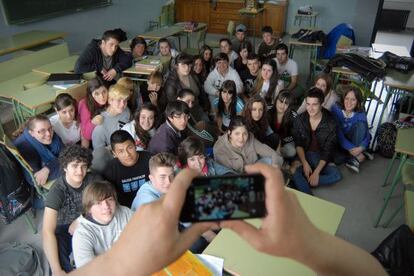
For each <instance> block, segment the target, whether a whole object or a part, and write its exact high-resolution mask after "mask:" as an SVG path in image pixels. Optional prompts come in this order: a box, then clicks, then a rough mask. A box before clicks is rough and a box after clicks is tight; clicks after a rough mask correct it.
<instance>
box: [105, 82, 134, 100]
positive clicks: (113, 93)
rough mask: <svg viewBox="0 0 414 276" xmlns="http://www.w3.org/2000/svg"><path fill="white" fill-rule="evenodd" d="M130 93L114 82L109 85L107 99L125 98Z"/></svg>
mask: <svg viewBox="0 0 414 276" xmlns="http://www.w3.org/2000/svg"><path fill="white" fill-rule="evenodd" d="M130 95H131V93H130V92H129V90H128V89H127V88H126V87H125V86H123V85H120V84H114V85H111V87H109V91H108V99H127V98H129V96H130Z"/></svg>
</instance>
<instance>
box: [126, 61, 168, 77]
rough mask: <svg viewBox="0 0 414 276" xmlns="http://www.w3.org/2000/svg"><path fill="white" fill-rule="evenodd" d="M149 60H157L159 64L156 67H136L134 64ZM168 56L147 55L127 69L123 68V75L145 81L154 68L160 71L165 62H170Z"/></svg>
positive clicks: (164, 66)
mask: <svg viewBox="0 0 414 276" xmlns="http://www.w3.org/2000/svg"><path fill="white" fill-rule="evenodd" d="M151 60H159V61H160V65H159V66H158V67H157V68H148V69H146V68H137V67H136V65H135V64H139V63H148V61H151ZM170 60H171V58H170V57H160V56H148V57H147V58H146V59H144V60H141V61H138V62H137V63H135V64H134V65H132V66H131V67H129V68H128V69H126V70H124V71H123V72H122V73H123V75H124V76H127V77H130V78H131V79H133V80H137V81H147V78H148V76H149V75H150V74H151V73H152V72H153V71H155V70H160V71H162V70H163V68H166V64H168V63H169V62H170Z"/></svg>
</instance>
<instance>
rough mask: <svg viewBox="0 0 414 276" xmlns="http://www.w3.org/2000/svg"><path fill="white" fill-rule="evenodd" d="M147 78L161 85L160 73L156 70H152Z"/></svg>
mask: <svg viewBox="0 0 414 276" xmlns="http://www.w3.org/2000/svg"><path fill="white" fill-rule="evenodd" d="M148 80H149V81H150V82H152V83H156V84H159V85H161V84H162V73H161V72H160V71H158V70H155V71H152V73H151V74H150V75H149V77H148Z"/></svg>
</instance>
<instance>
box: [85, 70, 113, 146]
mask: <svg viewBox="0 0 414 276" xmlns="http://www.w3.org/2000/svg"><path fill="white" fill-rule="evenodd" d="M107 104H108V89H107V88H106V86H105V85H104V83H103V81H102V80H101V79H100V78H95V79H92V80H90V81H88V86H87V87H86V97H85V98H83V99H82V100H80V101H79V105H78V112H79V121H80V127H81V134H82V146H83V147H85V148H89V147H90V144H91V140H92V132H93V130H94V129H95V127H96V126H97V125H100V124H102V122H103V117H102V115H101V112H102V111H104V110H105V108H106V105H107Z"/></svg>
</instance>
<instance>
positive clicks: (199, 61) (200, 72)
mask: <svg viewBox="0 0 414 276" xmlns="http://www.w3.org/2000/svg"><path fill="white" fill-rule="evenodd" d="M193 72H194V73H195V75H196V76H197V79H198V82H199V83H200V84H201V87H203V85H204V82H205V81H206V79H207V74H208V73H209V72H207V69H206V66H205V63H204V62H203V57H202V56H200V55H196V56H194V58H193Z"/></svg>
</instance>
